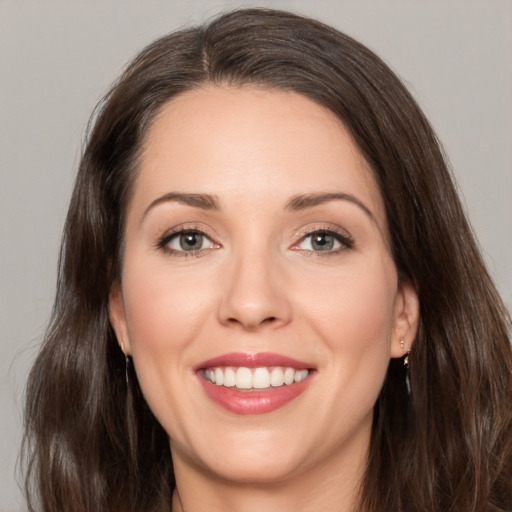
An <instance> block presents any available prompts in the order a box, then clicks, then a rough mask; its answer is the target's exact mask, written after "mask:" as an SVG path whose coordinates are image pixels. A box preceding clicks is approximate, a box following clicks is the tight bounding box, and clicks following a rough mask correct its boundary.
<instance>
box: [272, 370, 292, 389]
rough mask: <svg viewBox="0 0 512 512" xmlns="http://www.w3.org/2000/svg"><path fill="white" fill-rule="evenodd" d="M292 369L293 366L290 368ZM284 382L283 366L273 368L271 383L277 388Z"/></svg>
mask: <svg viewBox="0 0 512 512" xmlns="http://www.w3.org/2000/svg"><path fill="white" fill-rule="evenodd" d="M290 370H291V368H290ZM283 384H284V372H283V369H282V368H272V371H271V372H270V385H271V386H273V387H275V388H277V387H279V386H282V385H283Z"/></svg>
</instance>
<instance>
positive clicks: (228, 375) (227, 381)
mask: <svg viewBox="0 0 512 512" xmlns="http://www.w3.org/2000/svg"><path fill="white" fill-rule="evenodd" d="M224 386H226V387H228V388H232V387H233V386H236V375H235V370H233V368H226V369H225V370H224Z"/></svg>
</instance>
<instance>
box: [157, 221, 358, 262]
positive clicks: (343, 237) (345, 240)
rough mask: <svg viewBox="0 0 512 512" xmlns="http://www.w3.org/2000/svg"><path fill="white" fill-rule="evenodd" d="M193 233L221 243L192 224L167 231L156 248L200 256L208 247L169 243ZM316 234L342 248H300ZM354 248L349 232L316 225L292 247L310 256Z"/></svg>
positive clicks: (185, 255)
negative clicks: (187, 248) (181, 247)
mask: <svg viewBox="0 0 512 512" xmlns="http://www.w3.org/2000/svg"><path fill="white" fill-rule="evenodd" d="M187 234H192V235H199V236H203V237H205V238H207V239H208V240H210V241H211V243H212V244H213V245H216V246H217V247H219V244H218V243H216V242H215V241H214V239H213V237H212V236H210V235H209V234H208V233H205V231H204V230H202V229H200V228H198V227H194V226H190V227H183V226H180V227H177V228H176V229H174V230H173V231H171V232H170V233H165V234H164V235H163V236H161V237H159V239H158V241H157V243H156V249H157V250H158V251H160V250H163V251H165V252H166V253H168V254H170V255H172V256H177V257H185V258H187V257H199V256H202V255H204V254H205V252H204V251H206V250H207V249H198V250H191V251H185V250H177V249H172V248H170V247H169V243H170V242H171V241H172V240H173V239H175V238H177V237H180V236H183V235H187ZM315 234H322V235H327V236H331V237H333V238H334V239H335V240H336V241H337V242H339V243H340V244H341V247H340V248H337V249H334V250H326V251H315V250H307V249H300V248H299V247H298V246H299V245H300V244H301V243H303V242H304V241H305V240H306V239H307V238H309V237H312V236H313V235H315ZM353 248H354V240H353V238H352V237H351V236H350V235H348V234H347V233H342V232H340V231H338V230H336V229H333V228H332V227H315V228H313V229H309V230H306V231H304V232H302V233H301V235H300V239H299V241H298V242H296V243H295V244H293V246H292V247H291V249H293V250H295V251H301V252H303V253H307V254H308V255H310V256H313V257H325V256H329V255H333V254H338V253H340V252H343V251H345V250H348V249H353Z"/></svg>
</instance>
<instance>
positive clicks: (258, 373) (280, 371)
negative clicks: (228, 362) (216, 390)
mask: <svg viewBox="0 0 512 512" xmlns="http://www.w3.org/2000/svg"><path fill="white" fill-rule="evenodd" d="M308 375H309V370H295V369H294V368H289V367H286V368H283V367H281V366H273V367H270V368H267V367H261V368H246V367H244V366H241V367H239V368H233V367H216V368H207V369H206V370H204V378H205V379H206V380H207V381H209V382H211V383H212V384H216V385H217V386H225V387H228V388H232V387H236V388H238V389H268V388H270V387H271V386H272V387H280V386H283V385H287V386H289V385H290V384H293V383H294V382H300V381H302V380H304V379H305V378H306V377H307V376H308Z"/></svg>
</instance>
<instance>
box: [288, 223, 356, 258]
mask: <svg viewBox="0 0 512 512" xmlns="http://www.w3.org/2000/svg"><path fill="white" fill-rule="evenodd" d="M316 234H322V235H327V236H332V237H333V238H334V239H335V240H336V241H337V242H339V243H340V245H341V247H339V248H338V249H334V250H328V251H314V250H305V249H300V248H299V247H298V246H299V245H300V244H301V243H302V242H304V241H305V240H306V239H307V238H310V237H312V236H313V235H316ZM354 245H355V243H354V239H353V238H352V237H351V236H350V235H349V234H348V233H346V232H341V231H338V230H337V229H334V228H333V227H331V226H329V227H328V226H324V227H317V226H315V227H314V228H312V229H309V230H305V231H304V232H303V233H302V234H301V238H300V240H299V241H298V242H297V243H295V244H294V245H293V247H292V249H294V250H296V251H302V252H304V253H308V255H309V256H312V257H325V256H332V255H335V254H339V253H340V252H343V251H346V250H350V249H353V248H354Z"/></svg>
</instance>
